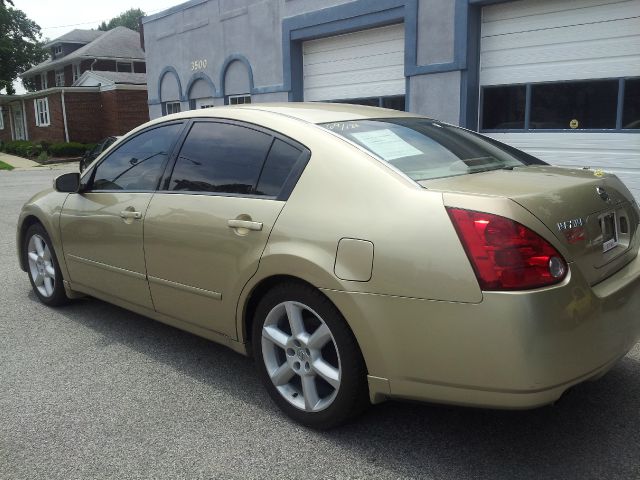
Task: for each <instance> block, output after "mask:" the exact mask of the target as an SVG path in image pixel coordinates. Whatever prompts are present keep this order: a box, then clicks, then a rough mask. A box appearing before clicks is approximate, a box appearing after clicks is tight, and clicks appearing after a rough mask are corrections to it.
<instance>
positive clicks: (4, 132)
mask: <svg viewBox="0 0 640 480" xmlns="http://www.w3.org/2000/svg"><path fill="white" fill-rule="evenodd" d="M2 120H3V121H4V122H3V125H4V128H3V129H1V130H0V142H10V141H11V124H10V123H9V105H3V107H2Z"/></svg>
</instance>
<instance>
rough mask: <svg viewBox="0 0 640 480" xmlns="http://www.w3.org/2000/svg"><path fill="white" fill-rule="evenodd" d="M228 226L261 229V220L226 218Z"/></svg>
mask: <svg viewBox="0 0 640 480" xmlns="http://www.w3.org/2000/svg"><path fill="white" fill-rule="evenodd" d="M227 225H228V226H229V227H230V228H246V229H247V230H257V231H260V230H262V222H252V221H251V220H237V219H235V218H234V219H233V220H227Z"/></svg>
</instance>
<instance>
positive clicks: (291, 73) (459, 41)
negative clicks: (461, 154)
mask: <svg viewBox="0 0 640 480" xmlns="http://www.w3.org/2000/svg"><path fill="white" fill-rule="evenodd" d="M454 1H455V6H454V48H453V59H452V61H450V62H444V63H433V64H428V65H418V63H417V48H418V0H376V1H375V2H372V1H370V0H356V1H353V2H349V3H347V4H344V5H338V6H336V7H330V8H326V9H322V10H318V11H315V12H311V13H306V14H302V15H297V16H295V17H289V18H285V19H283V21H282V49H283V52H282V57H283V79H284V83H283V89H284V90H285V91H288V92H289V100H291V101H300V100H302V99H303V84H302V42H303V41H306V40H313V39H317V38H323V37H329V36H333V35H340V34H345V33H352V32H355V31H360V30H364V29H368V28H374V27H382V26H386V25H393V24H396V23H404V27H405V51H404V55H405V62H404V64H405V65H404V73H405V77H407V78H408V77H412V76H416V75H425V74H431V73H445V72H452V71H459V70H465V69H466V68H467V43H468V29H467V23H468V3H467V2H468V0H454ZM408 85H409V81H407V87H408ZM408 92H409V88H407V89H406V92H405V94H406V98H407V107H406V108H407V110H409V109H410V105H409V104H410V95H409V93H408ZM461 104H462V102H461Z"/></svg>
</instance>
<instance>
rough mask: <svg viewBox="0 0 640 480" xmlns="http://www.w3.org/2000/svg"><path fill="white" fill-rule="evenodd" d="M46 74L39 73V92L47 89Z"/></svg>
mask: <svg viewBox="0 0 640 480" xmlns="http://www.w3.org/2000/svg"><path fill="white" fill-rule="evenodd" d="M47 86H48V85H47V72H44V73H41V74H40V87H41V90H44V89H45V88H47Z"/></svg>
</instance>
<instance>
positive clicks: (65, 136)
mask: <svg viewBox="0 0 640 480" xmlns="http://www.w3.org/2000/svg"><path fill="white" fill-rule="evenodd" d="M60 98H61V99H62V120H63V121H64V140H65V142H67V143H69V129H68V128H67V108H66V106H65V104H64V88H63V89H62V91H61V93H60Z"/></svg>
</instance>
